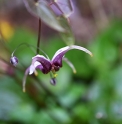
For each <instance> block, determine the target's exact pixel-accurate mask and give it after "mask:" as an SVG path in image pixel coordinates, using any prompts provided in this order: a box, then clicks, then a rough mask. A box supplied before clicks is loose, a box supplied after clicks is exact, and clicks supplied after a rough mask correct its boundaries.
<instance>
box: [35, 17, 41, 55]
mask: <svg viewBox="0 0 122 124" xmlns="http://www.w3.org/2000/svg"><path fill="white" fill-rule="evenodd" d="M41 27H42V23H41V19H40V18H39V30H38V40H37V52H36V53H37V54H39V49H38V48H39V46H40V39H41Z"/></svg>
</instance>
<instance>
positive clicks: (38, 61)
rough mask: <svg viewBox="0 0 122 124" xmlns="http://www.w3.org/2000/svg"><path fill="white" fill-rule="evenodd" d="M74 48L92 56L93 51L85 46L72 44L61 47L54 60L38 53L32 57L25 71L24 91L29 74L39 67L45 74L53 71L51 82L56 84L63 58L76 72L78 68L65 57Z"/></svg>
mask: <svg viewBox="0 0 122 124" xmlns="http://www.w3.org/2000/svg"><path fill="white" fill-rule="evenodd" d="M72 49H77V50H81V51H84V52H86V53H88V54H89V55H90V56H92V53H91V52H90V51H89V50H87V49H86V48H84V47H81V46H77V45H71V46H66V47H63V48H61V49H59V50H58V51H57V52H56V53H55V54H54V56H53V58H52V60H50V59H49V58H46V57H45V56H43V55H36V56H34V57H33V58H32V63H31V65H30V66H29V67H28V68H27V69H26V71H25V76H24V79H23V91H25V83H26V77H27V75H28V74H29V75H31V74H33V73H35V72H36V69H39V70H41V71H42V73H43V74H48V73H51V81H50V82H51V84H53V85H55V84H56V79H55V78H56V76H57V75H56V72H57V71H59V70H60V68H61V67H62V60H64V61H65V62H67V64H68V65H69V66H70V67H71V68H72V69H73V72H74V73H75V72H76V70H75V68H74V66H73V64H72V63H71V62H70V61H69V60H68V59H67V58H65V57H64V55H65V54H66V53H67V52H68V51H69V50H72Z"/></svg>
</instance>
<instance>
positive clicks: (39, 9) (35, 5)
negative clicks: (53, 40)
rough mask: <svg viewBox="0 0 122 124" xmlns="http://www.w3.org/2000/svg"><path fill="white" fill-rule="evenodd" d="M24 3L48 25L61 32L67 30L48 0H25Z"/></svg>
mask: <svg viewBox="0 0 122 124" xmlns="http://www.w3.org/2000/svg"><path fill="white" fill-rule="evenodd" d="M24 3H25V6H26V8H27V9H28V11H29V12H30V13H32V14H34V15H35V16H37V17H39V18H41V20H42V21H43V22H45V23H46V24H47V25H48V26H50V27H51V28H53V29H55V30H57V31H60V32H64V31H65V29H64V28H63V27H62V26H61V25H60V23H59V21H58V20H57V18H56V16H55V15H54V13H53V12H52V10H51V9H50V7H49V5H48V3H47V2H46V1H44V0H39V1H37V2H35V1H32V0H24Z"/></svg>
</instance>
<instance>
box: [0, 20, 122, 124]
mask: <svg viewBox="0 0 122 124" xmlns="http://www.w3.org/2000/svg"><path fill="white" fill-rule="evenodd" d="M36 40H37V38H36V36H35V35H34V34H33V33H32V32H29V31H28V30H26V29H21V28H20V29H16V31H15V34H14V36H13V37H12V38H11V39H10V41H9V42H7V45H8V47H9V48H10V49H11V51H12V50H14V49H15V48H16V46H17V45H19V44H20V43H22V42H26V43H29V44H32V45H34V46H35V45H36ZM63 46H65V44H64V43H63V42H62V40H61V39H60V38H59V37H54V38H51V39H49V40H48V41H47V42H44V41H43V42H41V45H40V48H42V49H43V50H44V51H45V52H46V53H47V54H48V55H49V57H50V58H51V57H52V56H53V55H54V53H55V52H56V51H57V50H58V49H59V48H61V47H63ZM86 48H88V49H89V50H90V51H92V52H93V55H94V56H93V57H92V58H90V57H89V56H88V55H87V54H86V53H84V52H81V51H77V50H71V51H69V52H68V53H67V54H66V57H67V58H68V59H69V60H70V61H71V62H72V63H73V64H74V66H75V67H76V70H77V73H76V74H73V72H72V70H71V69H70V67H68V65H67V64H65V63H63V68H61V69H60V71H59V72H58V76H57V85H56V86H52V85H51V84H50V83H49V80H50V76H49V75H44V74H42V73H41V72H39V71H38V72H39V74H38V77H37V79H35V78H33V76H28V80H27V92H26V93H23V92H22V86H21V83H22V78H23V76H24V71H23V70H25V67H27V66H29V65H30V63H31V58H32V57H33V56H34V55H35V53H33V52H32V50H31V49H30V48H27V47H26V46H22V47H21V48H19V49H18V51H17V52H16V53H15V55H16V56H17V57H18V58H19V61H20V64H19V65H18V66H19V67H20V68H21V69H22V70H19V69H15V70H14V71H15V73H14V75H13V76H7V75H3V76H1V77H0V120H1V121H0V124H8V123H12V124H14V123H20V124H57V123H59V124H122V21H119V20H115V21H113V22H111V24H110V25H109V27H108V28H106V30H104V31H102V32H100V33H99V34H98V35H97V37H96V38H95V39H94V40H93V41H91V42H90V43H88V44H86ZM8 54H10V53H8ZM40 54H41V52H40ZM23 65H24V67H23Z"/></svg>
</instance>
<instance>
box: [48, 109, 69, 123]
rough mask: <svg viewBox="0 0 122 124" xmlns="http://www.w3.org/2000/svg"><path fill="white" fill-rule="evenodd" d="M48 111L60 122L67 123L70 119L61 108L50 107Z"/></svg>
mask: <svg viewBox="0 0 122 124" xmlns="http://www.w3.org/2000/svg"><path fill="white" fill-rule="evenodd" d="M48 113H50V114H51V116H52V117H54V118H56V119H57V120H58V121H59V122H60V123H62V124H67V123H69V122H70V121H71V119H70V116H69V114H68V113H67V112H66V111H65V110H63V109H61V108H57V107H55V108H51V110H49V111H48Z"/></svg>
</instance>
